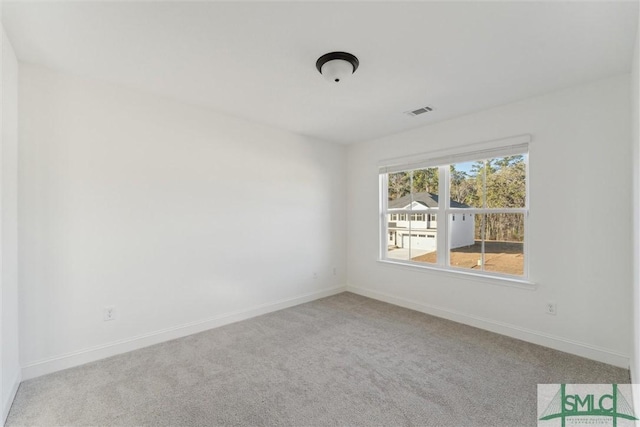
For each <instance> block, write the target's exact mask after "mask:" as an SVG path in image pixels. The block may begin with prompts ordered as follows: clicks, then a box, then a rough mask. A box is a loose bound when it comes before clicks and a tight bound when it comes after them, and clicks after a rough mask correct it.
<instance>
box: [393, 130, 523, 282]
mask: <svg viewBox="0 0 640 427" xmlns="http://www.w3.org/2000/svg"><path fill="white" fill-rule="evenodd" d="M525 137H526V141H524V142H523V138H525ZM514 139H515V140H517V141H515V142H518V143H516V144H512V145H503V146H498V147H491V148H489V149H481V150H478V149H476V150H470V151H469V152H458V153H453V154H450V155H447V156H438V157H437V158H436V157H435V156H434V157H431V158H430V157H429V156H428V155H427V156H426V157H423V158H422V159H420V160H416V161H415V162H412V160H413V159H406V160H407V161H406V163H405V164H404V165H391V166H385V167H382V168H381V169H380V187H381V203H380V205H381V206H382V210H381V212H380V219H381V228H382V231H383V233H382V235H383V236H385V235H386V231H387V227H388V223H389V221H390V218H392V216H394V215H399V216H400V217H401V218H406V219H407V224H406V228H407V230H406V231H405V232H404V233H405V234H398V236H397V238H396V239H395V241H394V242H393V244H391V243H390V242H387V241H386V239H384V240H385V241H384V246H383V247H381V251H380V253H381V259H382V260H389V261H393V262H400V263H406V264H411V265H422V266H427V267H436V268H440V269H447V270H452V271H467V272H473V273H476V274H482V275H487V276H496V277H511V278H519V279H526V278H527V276H528V264H527V262H528V257H527V251H526V230H527V217H528V213H529V211H528V198H529V197H528V194H527V190H528V136H524V137H515V138H514ZM514 139H512V140H511V141H513V140H514ZM439 195H442V197H439ZM416 211H420V212H416ZM456 216H457V217H458V218H457V219H458V221H456ZM437 217H441V218H444V220H442V221H439V222H437V223H436V218H437ZM425 219H426V220H427V221H425ZM425 231H429V232H430V233H429V234H424V232H425ZM434 231H435V233H434Z"/></svg>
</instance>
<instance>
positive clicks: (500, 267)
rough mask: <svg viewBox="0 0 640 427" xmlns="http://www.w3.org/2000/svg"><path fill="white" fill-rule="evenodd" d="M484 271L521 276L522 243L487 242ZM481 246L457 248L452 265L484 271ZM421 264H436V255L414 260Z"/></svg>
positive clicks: (422, 256)
mask: <svg viewBox="0 0 640 427" xmlns="http://www.w3.org/2000/svg"><path fill="white" fill-rule="evenodd" d="M484 251H485V253H484V269H485V270H486V271H494V272H496V273H506V274H514V275H517V276H521V275H522V274H523V273H524V255H523V248H522V243H515V242H485V244H484ZM480 254H481V244H480V242H479V241H476V244H475V245H473V246H466V247H463V248H456V249H453V250H452V251H451V265H452V266H454V267H460V268H470V269H472V270H482V267H481V266H479V265H478V260H480V259H481V256H480ZM412 260H413V261H419V262H431V263H434V262H436V253H435V252H431V253H428V254H425V255H421V256H417V257H415V258H412Z"/></svg>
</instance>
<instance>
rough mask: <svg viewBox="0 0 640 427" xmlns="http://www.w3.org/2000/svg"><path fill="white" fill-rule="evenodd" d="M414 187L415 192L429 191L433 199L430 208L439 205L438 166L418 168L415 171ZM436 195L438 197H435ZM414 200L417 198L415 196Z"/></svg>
mask: <svg viewBox="0 0 640 427" xmlns="http://www.w3.org/2000/svg"><path fill="white" fill-rule="evenodd" d="M412 182H413V184H412V189H413V193H414V194H420V193H429V194H430V195H431V196H432V197H431V199H433V200H432V201H431V203H429V206H428V207H430V208H435V207H437V206H438V197H437V196H438V168H426V169H416V170H414V171H413V181H412ZM433 196H436V197H433ZM414 200H417V199H415V198H414Z"/></svg>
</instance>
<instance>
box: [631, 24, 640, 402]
mask: <svg viewBox="0 0 640 427" xmlns="http://www.w3.org/2000/svg"><path fill="white" fill-rule="evenodd" d="M639 19H640V15H639ZM632 61H633V62H632V69H631V141H632V146H633V155H632V156H631V159H632V162H633V337H632V342H633V359H632V361H631V380H632V382H633V383H634V384H638V383H640V378H638V374H640V29H639V30H638V32H637V33H636V44H635V47H634V49H633V60H632ZM636 390H637V389H634V392H635V391H636ZM633 397H634V404H635V407H636V412H639V411H640V394H639V393H634V396H633Z"/></svg>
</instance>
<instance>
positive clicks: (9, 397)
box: [0, 25, 20, 424]
mask: <svg viewBox="0 0 640 427" xmlns="http://www.w3.org/2000/svg"><path fill="white" fill-rule="evenodd" d="M0 31H1V33H2V35H1V37H2V41H1V44H2V66H1V68H0V81H1V82H2V89H1V91H2V96H1V98H2V115H1V116H2V119H1V121H0V126H1V127H2V141H1V145H0V206H1V214H0V218H1V220H0V225H1V230H0V236H1V238H0V242H1V247H0V256H1V261H0V287H1V291H0V295H1V296H0V301H1V302H2V303H1V304H0V306H1V308H0V319H1V321H0V325H1V328H0V329H1V332H0V359H1V360H2V368H1V370H0V371H1V372H2V373H1V375H0V380H1V383H2V408H1V410H2V414H1V416H2V419H1V420H0V421H2V422H4V420H5V419H6V416H7V415H8V413H9V408H10V406H11V403H12V402H13V397H14V396H15V393H16V391H17V390H18V385H19V384H20V360H19V354H18V350H19V345H18V260H17V252H18V241H17V236H18V223H17V221H18V211H17V178H18V172H17V170H18V159H17V154H18V61H17V60H16V56H15V54H14V52H13V48H12V47H11V44H10V42H9V40H8V39H7V37H6V34H5V32H4V28H2V26H1V25H0ZM0 424H2V423H0Z"/></svg>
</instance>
